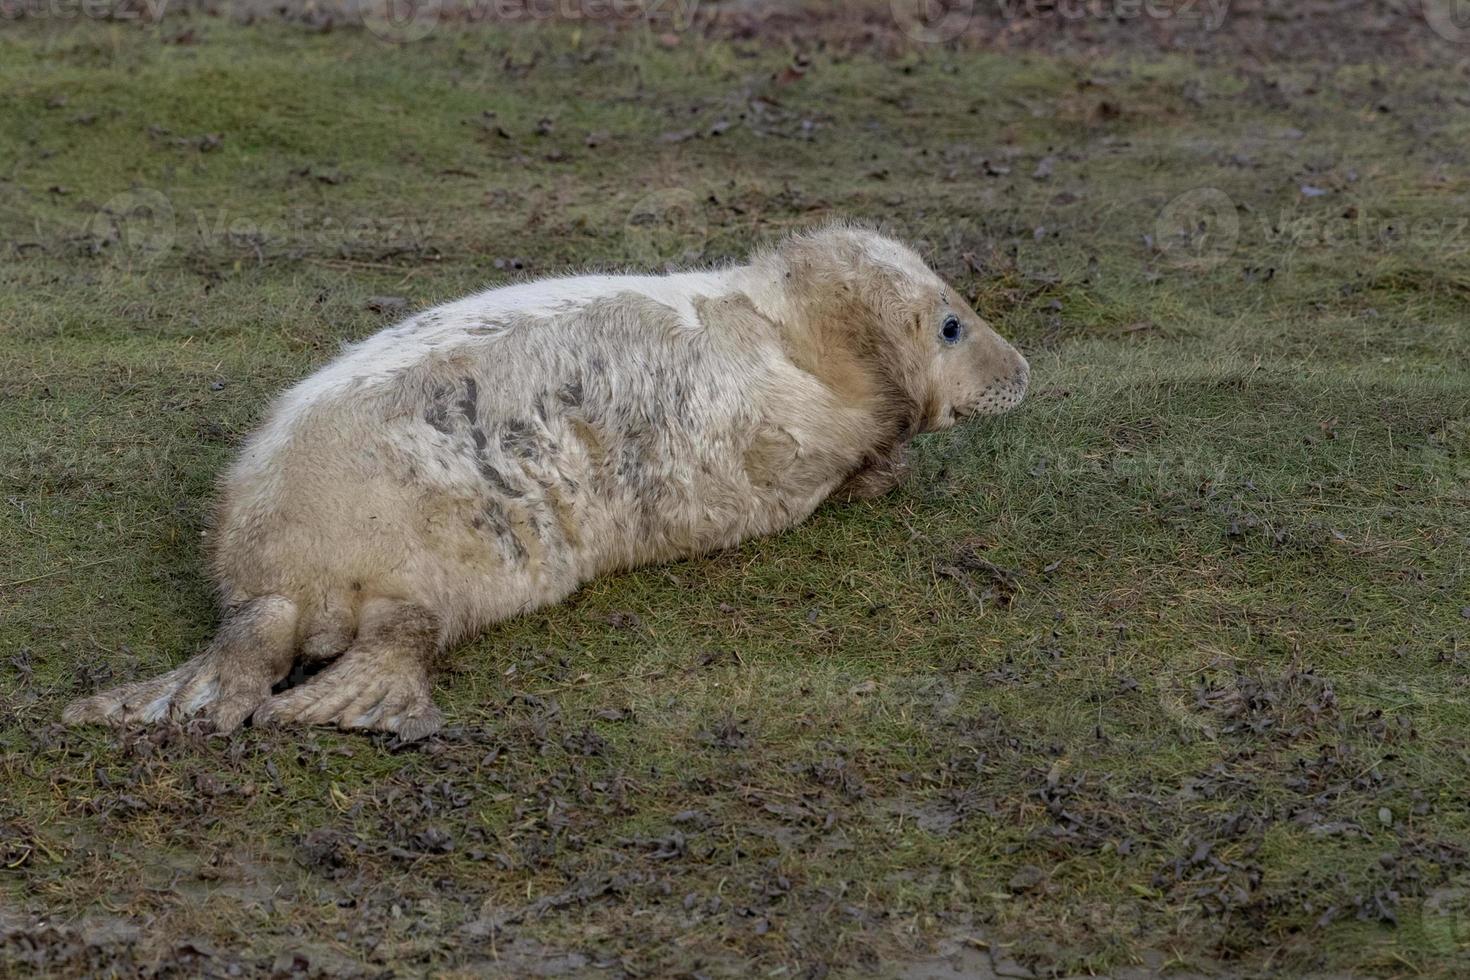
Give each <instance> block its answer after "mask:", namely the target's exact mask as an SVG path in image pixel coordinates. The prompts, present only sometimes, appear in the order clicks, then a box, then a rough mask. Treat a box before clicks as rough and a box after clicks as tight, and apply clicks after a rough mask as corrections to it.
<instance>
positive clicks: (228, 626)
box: [61, 595, 299, 732]
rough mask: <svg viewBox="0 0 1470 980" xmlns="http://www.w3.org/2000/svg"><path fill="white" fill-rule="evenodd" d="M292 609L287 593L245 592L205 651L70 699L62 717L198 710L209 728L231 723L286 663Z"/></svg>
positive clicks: (141, 716)
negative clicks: (249, 595) (250, 595)
mask: <svg viewBox="0 0 1470 980" xmlns="http://www.w3.org/2000/svg"><path fill="white" fill-rule="evenodd" d="M298 616H299V613H298V609H297V606H296V603H295V602H293V601H292V600H290V599H288V598H286V597H285V596H280V595H268V596H259V597H257V598H255V599H250V600H248V601H246V602H244V603H242V604H240V605H239V606H236V607H235V608H234V609H233V610H231V612H230V613H228V614H227V615H226V617H225V622H224V625H223V626H221V627H220V631H219V633H217V634H216V635H215V638H214V641H213V642H211V643H210V644H209V647H208V648H207V649H206V650H205V651H204V652H203V653H201V654H199V655H198V656H196V657H194V658H193V659H192V660H189V661H186V662H185V663H184V664H183V665H182V666H179V667H176V668H175V669H173V670H171V671H169V672H168V673H167V674H164V675H163V676H161V677H155V678H153V679H152V680H146V681H136V682H134V683H132V684H124V685H122V686H121V687H115V688H112V689H111V690H108V691H103V692H101V693H100V694H93V695H91V696H90V697H85V698H81V699H80V700H77V701H73V702H72V703H71V704H69V705H67V706H66V709H65V710H64V711H62V713H61V720H62V721H63V722H65V723H66V724H68V725H82V724H87V723H90V722H113V723H121V724H130V723H137V722H154V721H160V720H162V719H164V718H173V719H180V718H187V717H189V716H191V715H196V714H202V715H203V716H204V717H205V718H208V719H209V720H210V721H211V722H213V723H214V729H215V731H218V732H228V731H233V730H234V729H236V728H238V727H239V726H240V723H241V722H243V721H244V720H245V719H246V718H248V717H250V715H251V714H252V713H253V712H254V711H255V709H256V708H258V707H259V706H260V704H261V703H262V702H263V701H265V699H266V698H268V697H270V693H271V687H272V686H273V685H274V684H275V683H276V682H277V681H279V680H281V679H282V678H283V677H285V676H286V674H287V673H288V672H289V671H290V669H291V662H292V660H293V659H294V657H295V652H296V633H297V619H298Z"/></svg>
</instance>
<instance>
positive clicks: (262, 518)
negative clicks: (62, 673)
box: [62, 225, 1029, 740]
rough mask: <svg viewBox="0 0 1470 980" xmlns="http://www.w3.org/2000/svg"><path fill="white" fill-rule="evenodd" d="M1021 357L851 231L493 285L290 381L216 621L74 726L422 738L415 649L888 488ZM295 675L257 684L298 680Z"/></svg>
mask: <svg viewBox="0 0 1470 980" xmlns="http://www.w3.org/2000/svg"><path fill="white" fill-rule="evenodd" d="M1028 376H1029V369H1028V367H1027V364H1026V360H1025V359H1024V358H1023V357H1022V356H1021V355H1020V354H1019V353H1018V352H1017V351H1016V350H1015V349H1014V348H1012V347H1011V346H1010V345H1009V344H1007V343H1006V342H1005V341H1004V340H1002V339H1001V338H1000V337H999V336H998V335H997V334H996V333H995V332H994V331H993V330H992V329H991V328H990V327H989V326H988V325H987V324H986V323H985V321H983V320H982V319H981V318H980V317H979V316H977V315H976V314H975V312H974V311H973V310H971V309H970V307H969V306H968V305H966V304H965V302H964V301H963V300H962V299H961V298H960V296H959V295H958V294H957V293H956V292H955V291H954V290H953V289H951V288H950V287H949V286H947V285H946V284H945V283H944V282H943V280H941V279H940V278H939V276H937V275H936V274H935V273H934V272H933V271H932V270H930V269H929V267H928V266H927V265H925V263H924V262H923V261H922V260H921V259H920V258H919V256H918V255H917V254H915V253H914V252H913V251H912V250H910V249H909V248H907V247H906V246H904V245H902V244H900V243H898V242H896V241H894V240H892V239H890V238H887V237H884V236H882V235H880V234H878V233H876V232H874V231H870V230H866V229H862V228H856V227H850V226H845V225H838V226H831V227H826V228H823V229H820V230H816V231H813V232H809V233H805V234H797V235H793V236H791V237H788V238H786V239H785V240H783V241H782V242H780V243H779V244H777V245H775V246H773V247H770V248H767V249H764V250H761V251H759V252H757V253H756V254H754V255H753V256H752V257H751V258H750V259H749V261H748V262H747V263H745V264H742V265H734V266H729V267H724V268H719V269H713V270H709V271H698V272H686V273H681V274H675V275H669V276H577V277H568V278H559V279H548V280H541V281H536V282H527V283H522V284H518V285H513V286H508V287H505V288H500V289H493V290H490V291H488V292H483V293H480V294H477V295H475V296H471V297H469V298H467V299H463V300H460V301H458V302H454V303H450V304H448V305H445V306H440V307H437V308H435V309H431V310H428V311H427V312H424V313H420V314H418V315H416V316H413V317H411V318H409V319H408V320H405V321H404V322H402V323H399V324H397V325H396V326H393V327H390V328H388V329H385V330H383V331H382V332H380V333H378V334H376V335H374V336H372V337H370V338H368V339H367V340H365V341H363V342H362V343H360V344H358V345H356V346H353V347H349V348H348V349H347V350H346V351H344V352H343V353H342V354H341V355H340V356H339V357H338V358H337V359H336V360H334V361H332V362H331V363H329V364H327V365H326V366H325V367H323V368H322V369H321V370H319V371H317V372H316V373H315V374H313V375H311V376H310V377H308V378H307V379H306V380H305V381H303V382H301V383H300V384H298V385H297V386H295V387H294V388H292V389H290V390H288V391H287V392H286V393H285V394H284V395H282V396H281V397H280V399H279V400H278V401H277V402H276V403H275V405H274V407H273V408H272V409H271V410H270V412H269V414H268V416H267V418H266V421H265V423H264V424H263V425H262V426H261V427H260V428H259V430H258V431H256V432H255V433H254V434H253V435H252V436H251V437H250V438H249V440H248V441H247V442H246V443H245V445H244V448H243V450H242V451H241V453H240V455H239V458H238V459H237V460H236V462H235V463H234V465H233V467H232V468H231V469H230V470H229V471H228V473H227V474H226V476H225V477H224V479H223V482H222V492H221V494H220V501H219V505H218V510H217V514H216V517H215V521H214V524H213V531H212V534H211V535H210V537H211V541H210V550H211V553H212V566H213V576H214V579H215V581H216V583H217V585H218V589H219V595H220V599H221V604H222V607H223V615H222V624H221V627H220V629H219V631H218V633H217V634H216V635H215V637H214V639H213V641H212V642H211V643H210V644H209V645H208V647H207V648H206V649H205V650H204V652H202V653H200V654H199V655H197V656H196V657H194V658H193V659H191V660H189V661H187V662H185V663H184V664H183V665H182V666H180V667H178V668H176V669H175V670H173V671H171V672H169V673H167V674H164V675H162V676H160V677H157V678H153V679H150V680H144V681H139V682H135V683H131V684H126V685H124V686H122V687H118V688H114V689H112V690H108V691H105V692H102V693H99V694H95V695H92V696H90V697H87V698H83V699H81V700H79V701H75V702H73V703H72V704H71V705H69V706H68V707H67V708H66V709H65V711H64V712H63V716H62V717H63V720H64V721H66V722H68V723H73V724H76V723H85V722H104V721H106V722H121V723H136V722H155V721H159V720H163V719H166V718H169V719H181V718H186V717H189V716H194V715H200V716H202V717H204V718H206V719H207V720H208V721H209V722H210V723H211V724H212V726H213V728H214V729H215V730H216V731H219V732H227V731H230V730H233V729H234V728H236V727H237V726H239V725H240V724H241V723H243V722H244V721H245V720H246V719H247V718H253V720H254V722H255V723H256V724H267V723H298V724H334V725H337V726H339V727H341V728H346V729H377V730H385V731H390V732H395V733H397V735H398V736H399V737H401V738H403V739H405V740H411V739H417V738H421V737H423V736H424V735H427V734H429V733H431V732H433V731H434V730H436V729H437V728H438V727H439V726H440V725H441V724H442V716H441V714H440V712H439V710H438V709H437V707H436V706H435V705H434V702H433V700H432V698H431V695H430V676H431V671H432V667H433V663H434V661H435V660H436V658H437V657H438V656H439V655H440V654H441V653H442V652H443V651H445V650H446V649H447V648H448V647H450V646H452V645H453V644H455V643H456V642H458V641H460V640H463V639H465V638H467V637H470V636H473V635H475V634H477V633H480V632H482V631H483V630H484V629H485V628H486V627H488V626H489V625H490V624H492V623H495V622H497V621H499V620H503V619H506V618H508V617H512V616H515V615H517V614H519V613H523V612H526V611H528V610H531V609H535V608H537V607H540V606H545V605H548V604H550V603H554V602H557V601H560V600H561V599H563V598H564V597H566V596H567V595H569V594H570V593H572V592H573V591H574V590H576V589H577V588H578V587H579V586H580V585H581V584H582V583H584V582H586V581H588V580H589V579H592V578H594V577H596V576H600V575H605V574H608V573H610V572H614V571H617V570H620V569H629V568H634V567H637V566H642V565H648V564H651V563H655V562H662V561H667V560H671V559H675V558H682V557H689V556H694V555H700V554H703V553H706V552H710V551H713V550H715V549H719V548H726V547H729V546H732V545H735V544H737V543H739V542H741V541H744V540H746V539H748V538H752V537H755V536H758V535H765V534H770V533H772V532H775V531H779V530H781V529H784V528H787V527H790V526H792V525H793V524H796V523H798V522H800V521H802V520H804V519H805V518H806V517H807V516H808V515H810V514H811V513H812V512H813V511H814V510H815V509H816V508H817V506H818V505H820V504H821V503H822V502H823V501H824V500H826V499H828V498H829V497H833V496H836V497H839V498H842V499H854V498H869V497H874V496H877V495H880V494H882V493H885V492H887V491H888V490H889V489H891V488H892V487H894V486H895V485H897V484H898V483H899V482H900V481H901V480H902V479H903V478H904V476H905V473H906V470H907V467H906V465H905V462H904V455H905V447H906V446H907V445H908V443H909V441H910V440H911V439H913V438H914V436H916V435H918V434H920V433H923V432H933V431H935V430H939V429H944V428H947V427H949V426H951V425H953V424H954V423H955V422H956V420H957V419H959V418H961V417H964V416H970V415H977V414H989V413H998V412H1002V411H1005V410H1008V409H1010V408H1011V407H1013V406H1015V405H1016V404H1017V403H1019V402H1020V401H1021V399H1022V397H1023V396H1024V395H1025V391H1026V385H1027V379H1028ZM298 661H300V662H302V663H304V664H305V665H307V666H314V667H316V668H317V670H316V672H315V673H314V674H313V675H311V676H310V677H309V678H308V679H307V680H305V681H304V682H302V683H300V684H297V685H296V686H294V687H289V688H287V689H285V690H283V691H281V692H280V693H277V694H274V695H273V694H272V691H273V689H274V688H275V687H276V686H277V685H279V684H280V683H281V682H282V681H283V680H284V679H285V678H286V677H287V676H288V675H289V674H290V672H291V670H292V667H293V666H294V665H295V664H296V663H297V662H298Z"/></svg>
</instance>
